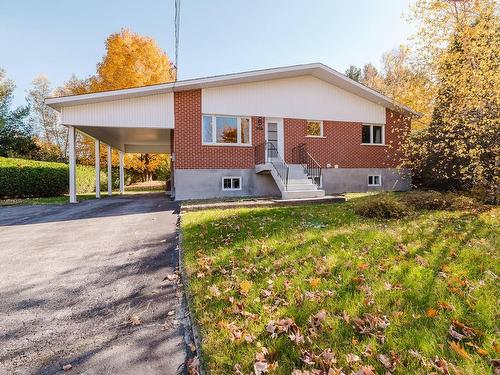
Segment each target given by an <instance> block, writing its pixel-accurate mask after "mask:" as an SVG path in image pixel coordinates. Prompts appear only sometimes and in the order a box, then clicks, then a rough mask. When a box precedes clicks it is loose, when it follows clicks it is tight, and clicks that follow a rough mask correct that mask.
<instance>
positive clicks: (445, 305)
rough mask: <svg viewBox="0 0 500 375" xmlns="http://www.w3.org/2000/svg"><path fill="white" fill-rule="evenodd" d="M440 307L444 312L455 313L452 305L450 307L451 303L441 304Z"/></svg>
mask: <svg viewBox="0 0 500 375" xmlns="http://www.w3.org/2000/svg"><path fill="white" fill-rule="evenodd" d="M438 306H439V307H440V308H441V309H442V310H448V311H455V307H453V306H452V305H450V304H449V303H446V302H439V303H438Z"/></svg>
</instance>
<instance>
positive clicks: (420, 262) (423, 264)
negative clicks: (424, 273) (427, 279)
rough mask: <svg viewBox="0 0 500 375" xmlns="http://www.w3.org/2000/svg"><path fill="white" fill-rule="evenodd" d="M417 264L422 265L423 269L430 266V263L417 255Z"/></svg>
mask: <svg viewBox="0 0 500 375" xmlns="http://www.w3.org/2000/svg"><path fill="white" fill-rule="evenodd" d="M415 262H417V263H418V264H420V265H421V266H422V267H427V266H428V265H429V263H428V262H427V261H426V260H425V259H424V258H422V257H421V256H420V255H417V256H416V257H415Z"/></svg>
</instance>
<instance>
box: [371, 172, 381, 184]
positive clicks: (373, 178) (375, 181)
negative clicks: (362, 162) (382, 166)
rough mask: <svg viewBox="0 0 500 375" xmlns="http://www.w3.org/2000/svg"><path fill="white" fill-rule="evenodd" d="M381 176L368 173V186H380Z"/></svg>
mask: <svg viewBox="0 0 500 375" xmlns="http://www.w3.org/2000/svg"><path fill="white" fill-rule="evenodd" d="M381 181H382V177H381V176H380V175H377V174H376V175H369V176H368V186H381Z"/></svg>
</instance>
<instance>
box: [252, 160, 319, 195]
mask: <svg viewBox="0 0 500 375" xmlns="http://www.w3.org/2000/svg"><path fill="white" fill-rule="evenodd" d="M255 173H269V174H271V175H272V176H273V179H274V181H275V182H276V185H277V186H278V188H279V189H280V192H281V198H282V199H283V200H288V199H308V198H321V197H324V196H325V191H324V190H323V189H318V187H317V186H316V184H315V183H314V182H313V181H312V180H311V179H310V178H308V176H307V174H306V173H305V172H304V169H303V168H302V167H301V166H300V165H295V164H292V165H289V175H288V183H287V185H286V186H285V185H284V184H283V181H282V180H281V178H280V176H279V175H278V174H277V172H276V170H275V169H274V168H273V166H272V164H270V163H266V164H259V165H256V166H255Z"/></svg>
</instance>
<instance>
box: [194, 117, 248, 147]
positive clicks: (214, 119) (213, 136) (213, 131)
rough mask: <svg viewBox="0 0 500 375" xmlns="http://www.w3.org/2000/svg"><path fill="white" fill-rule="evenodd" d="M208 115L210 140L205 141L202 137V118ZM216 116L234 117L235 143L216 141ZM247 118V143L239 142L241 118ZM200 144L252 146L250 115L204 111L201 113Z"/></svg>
mask: <svg viewBox="0 0 500 375" xmlns="http://www.w3.org/2000/svg"><path fill="white" fill-rule="evenodd" d="M206 116H209V117H212V142H205V140H204V137H203V118H204V117H206ZM217 117H232V118H235V119H236V133H237V135H236V136H237V142H236V143H222V142H220V143H218V142H217V124H216V118H217ZM244 118H245V119H248V120H249V122H248V140H249V142H248V143H241V119H244ZM201 144H202V145H204V146H233V147H234V146H243V147H248V146H252V116H234V115H214V114H208V113H204V114H202V115H201Z"/></svg>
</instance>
